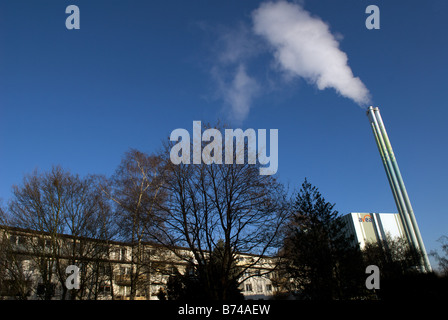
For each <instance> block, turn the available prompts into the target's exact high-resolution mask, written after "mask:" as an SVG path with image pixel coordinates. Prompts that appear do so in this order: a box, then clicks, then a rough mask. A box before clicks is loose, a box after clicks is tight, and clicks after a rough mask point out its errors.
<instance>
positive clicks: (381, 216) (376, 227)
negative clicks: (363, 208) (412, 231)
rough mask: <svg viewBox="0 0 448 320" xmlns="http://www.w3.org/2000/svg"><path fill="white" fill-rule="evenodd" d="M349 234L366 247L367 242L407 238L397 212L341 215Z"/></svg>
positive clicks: (356, 242)
mask: <svg viewBox="0 0 448 320" xmlns="http://www.w3.org/2000/svg"><path fill="white" fill-rule="evenodd" d="M341 219H342V220H343V221H344V222H345V226H346V228H347V229H346V231H347V234H348V235H351V236H353V241H354V242H355V244H359V247H360V249H364V248H365V246H366V244H367V243H369V242H370V243H377V242H381V241H384V240H386V238H387V237H388V236H390V237H391V238H397V237H399V238H405V236H406V235H405V233H404V227H403V223H402V221H401V217H400V215H399V214H397V213H360V212H352V213H349V214H346V215H345V216H343V217H341Z"/></svg>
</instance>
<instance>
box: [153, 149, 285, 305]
mask: <svg viewBox="0 0 448 320" xmlns="http://www.w3.org/2000/svg"><path fill="white" fill-rule="evenodd" d="M171 147H172V144H167V145H166V146H165V148H164V151H163V153H162V154H161V157H163V158H164V166H165V171H164V172H165V176H164V177H165V181H164V188H165V190H166V193H167V195H168V197H167V201H165V202H164V203H163V205H164V206H163V207H162V208H161V209H162V210H163V211H164V212H165V215H164V216H163V217H164V227H165V228H164V229H163V230H160V232H159V233H156V235H157V236H159V238H157V239H156V241H159V242H160V243H162V244H164V245H165V246H166V247H167V248H172V249H171V250H173V252H174V253H176V254H177V255H178V256H179V257H180V258H182V259H184V260H185V261H186V262H187V263H192V264H193V265H194V267H195V268H196V269H197V270H196V272H197V273H198V275H199V277H200V278H201V279H202V280H203V281H204V286H205V289H206V290H208V292H207V295H208V296H209V297H210V298H212V299H226V297H227V293H226V288H227V287H228V286H227V285H230V284H231V283H232V282H233V281H234V280H235V279H234V278H237V279H238V281H242V280H245V278H244V274H247V272H246V271H247V270H248V269H249V268H251V267H253V266H254V265H256V264H257V263H260V261H261V259H262V257H263V256H265V255H269V254H273V253H274V251H275V250H276V248H277V247H278V243H276V241H277V240H278V239H277V234H278V231H279V229H280V226H281V224H282V222H283V221H284V219H285V213H286V201H285V192H284V188H283V186H282V185H281V184H280V183H279V182H278V181H277V179H276V178H275V177H274V176H269V175H260V173H259V165H258V164H248V163H247V162H248V161H245V163H244V164H236V161H235V159H236V152H234V161H233V164H215V163H212V164H204V163H201V164H184V163H180V164H178V165H175V164H172V163H171V161H170V158H169V154H170V148H171ZM222 150H224V147H223V149H222ZM246 151H247V148H245V151H243V152H246ZM214 152H216V150H215V151H214ZM162 235H163V236H162ZM160 236H162V237H160ZM218 243H220V245H221V246H222V249H221V250H220V253H221V254H222V255H223V257H221V259H220V260H221V261H223V262H225V263H223V264H222V265H221V266H220V267H221V270H219V272H218V274H219V275H220V276H219V277H220V279H216V277H215V275H214V274H213V273H211V272H210V270H211V268H210V265H209V264H210V259H209V258H210V253H211V252H213V251H214V249H215V248H216V247H217V245H218ZM176 246H180V247H186V248H188V249H189V250H188V252H191V253H192V255H193V256H191V255H190V254H182V253H183V252H185V251H182V250H176V249H174V248H176ZM241 253H252V254H255V255H254V256H253V259H251V260H247V261H246V263H245V264H244V265H242V267H241V268H240V269H239V272H238V273H235V272H234V268H233V265H234V261H235V260H236V259H237V258H238V256H239V255H240V254H241ZM216 281H218V282H219V285H218V284H217V283H216ZM218 287H219V288H221V289H220V290H216V288H218Z"/></svg>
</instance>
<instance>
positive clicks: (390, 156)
mask: <svg viewBox="0 0 448 320" xmlns="http://www.w3.org/2000/svg"><path fill="white" fill-rule="evenodd" d="M367 116H368V117H369V121H370V124H371V126H372V131H373V134H374V136H375V141H376V144H377V146H378V150H379V152H380V155H381V159H382V161H383V165H384V169H385V171H386V175H387V179H388V180H389V184H390V187H391V189H392V193H393V196H394V199H395V203H396V205H397V209H398V213H399V215H400V217H401V220H402V223H403V226H404V229H405V234H406V238H407V240H408V243H409V245H410V247H411V248H415V249H416V250H417V252H419V253H420V254H421V258H422V261H421V264H422V268H423V269H424V270H426V272H431V271H432V269H431V264H430V263H429V259H428V255H427V253H426V249H425V245H424V244H423V239H422V237H421V235H420V230H419V228H418V225H417V221H416V220H415V216H414V210H413V209H412V206H411V202H410V201H409V196H408V193H407V191H406V187H405V186H404V182H403V178H402V177H401V173H400V169H399V168H398V163H397V160H396V159H395V155H394V152H393V150H392V145H391V144H390V141H389V137H388V136H387V132H386V128H385V127H384V123H383V120H382V118H381V115H380V110H379V109H378V108H374V107H370V108H369V109H368V111H367Z"/></svg>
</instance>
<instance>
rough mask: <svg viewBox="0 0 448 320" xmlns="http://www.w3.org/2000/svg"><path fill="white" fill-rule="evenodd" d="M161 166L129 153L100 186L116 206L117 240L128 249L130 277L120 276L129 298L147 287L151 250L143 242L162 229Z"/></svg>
mask: <svg viewBox="0 0 448 320" xmlns="http://www.w3.org/2000/svg"><path fill="white" fill-rule="evenodd" d="M160 164H161V161H160V158H158V157H156V156H153V155H147V154H145V153H143V152H140V151H138V150H130V151H129V152H127V153H126V154H125V156H124V158H123V159H122V161H121V163H120V165H119V167H118V169H117V170H116V172H115V174H114V175H113V176H112V178H111V179H109V181H108V183H105V184H103V192H104V193H105V194H106V195H107V196H108V197H109V198H110V199H112V200H113V201H114V203H115V217H116V219H117V223H118V227H119V236H120V240H122V241H125V242H127V243H129V244H130V248H131V253H130V261H129V265H130V268H129V274H128V275H123V276H124V278H126V279H129V283H128V284H129V286H130V299H135V297H136V295H137V294H143V293H144V291H146V290H147V288H148V285H149V281H150V277H149V276H150V264H151V257H150V255H151V251H150V250H149V249H147V248H146V247H145V241H148V240H149V237H148V234H151V233H153V232H156V231H157V232H159V230H162V229H163V228H162V227H161V224H162V221H161V219H160V217H159V215H158V211H157V208H158V207H159V206H158V205H156V204H157V203H160V202H163V201H164V192H163V190H162V188H161V184H162V179H161V178H162V175H161V165H160ZM124 278H123V279H124ZM123 279H122V280H123ZM126 282H127V281H123V283H124V284H127V283H126ZM142 291H143V292H142ZM146 294H148V293H146Z"/></svg>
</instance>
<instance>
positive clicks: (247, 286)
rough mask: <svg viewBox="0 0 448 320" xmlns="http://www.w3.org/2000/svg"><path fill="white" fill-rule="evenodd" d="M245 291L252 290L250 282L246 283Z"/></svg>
mask: <svg viewBox="0 0 448 320" xmlns="http://www.w3.org/2000/svg"><path fill="white" fill-rule="evenodd" d="M246 291H247V292H251V291H252V284H250V283H246Z"/></svg>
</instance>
